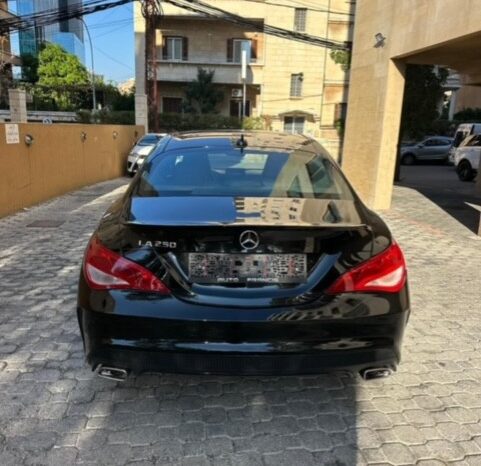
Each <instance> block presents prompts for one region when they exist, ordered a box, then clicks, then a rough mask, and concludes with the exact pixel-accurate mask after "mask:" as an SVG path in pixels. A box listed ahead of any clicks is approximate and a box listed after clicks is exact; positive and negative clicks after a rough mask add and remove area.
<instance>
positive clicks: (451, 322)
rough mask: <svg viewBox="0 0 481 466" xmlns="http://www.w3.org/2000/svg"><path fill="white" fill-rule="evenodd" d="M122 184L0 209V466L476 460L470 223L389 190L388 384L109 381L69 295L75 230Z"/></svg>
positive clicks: (478, 316) (479, 357) (474, 254)
mask: <svg viewBox="0 0 481 466" xmlns="http://www.w3.org/2000/svg"><path fill="white" fill-rule="evenodd" d="M125 183H126V180H124V179H120V180H116V181H112V182H107V183H102V184H99V185H96V186H93V187H90V188H86V189H83V190H81V191H78V192H76V193H72V194H69V195H66V196H63V197H62V198H59V199H57V200H54V201H51V202H49V203H46V204H43V205H41V206H39V207H35V208H32V209H30V210H28V211H25V212H21V213H19V214H17V215H15V216H11V217H8V218H6V219H3V220H0V245H1V246H0V465H2V466H6V465H9V464H12V465H22V464H29V465H43V464H48V465H55V464H58V465H70V464H76V463H78V464H92V465H102V464H115V465H123V464H132V465H138V466H141V465H152V464H158V465H219V466H228V465H249V466H251V465H252V466H256V465H266V466H267V465H273V466H280V465H287V466H292V465H301V466H304V465H331V466H340V465H346V466H351V465H355V464H394V465H397V464H409V465H413V464H419V465H442V464H457V465H481V421H480V420H481V352H480V349H481V344H480V340H481V309H480V306H481V287H480V286H479V285H480V283H479V282H480V274H481V272H480V271H481V242H480V240H479V239H478V238H477V237H475V236H474V235H473V234H472V233H471V232H470V231H469V230H467V229H466V228H465V227H463V226H462V225H461V224H459V223H458V222H457V221H456V220H454V219H453V218H452V217H451V216H449V215H448V214H446V213H445V212H444V211H443V210H442V209H440V208H438V207H437V206H436V205H434V204H432V203H431V201H429V200H428V199H426V198H425V197H423V196H422V195H421V194H419V193H418V192H416V191H414V190H411V189H408V188H396V191H395V197H394V207H393V209H392V210H391V211H390V212H388V213H386V215H385V217H386V218H387V220H388V222H389V224H390V225H391V227H392V229H393V231H394V233H395V235H396V237H397V238H398V240H399V242H400V243H401V245H402V246H403V247H404V248H405V251H406V254H407V259H408V263H409V268H410V280H411V288H412V305H413V315H412V318H411V321H410V323H409V327H408V331H407V334H406V337H405V345H404V360H403V364H402V365H401V366H400V369H399V371H398V372H397V374H396V375H394V376H393V377H391V378H389V379H386V380H378V381H372V382H369V383H364V382H361V381H360V380H359V379H357V378H355V377H349V376H347V375H340V374H328V375H319V376H314V377H285V378H267V377H265V378H264V377H254V378H244V377H228V378H222V377H212V376H196V377H194V376H171V375H166V376H158V375H144V376H142V377H138V378H137V379H131V380H129V381H127V382H126V383H123V384H122V383H115V382H110V381H107V380H103V379H99V378H95V377H94V376H93V375H92V373H91V372H90V370H89V369H87V368H86V367H85V366H84V362H83V354H82V345H81V341H80V337H79V334H78V330H77V323H76V320H75V290H76V281H77V277H78V273H79V263H80V258H81V255H82V252H83V248H84V246H85V243H86V241H87V238H88V236H89V234H90V232H91V231H92V229H93V228H94V227H95V224H96V222H97V219H99V217H100V215H101V213H102V212H103V210H104V209H105V208H106V206H107V205H108V204H109V203H110V202H111V201H112V200H113V199H114V198H115V196H116V195H118V193H119V192H121V191H122V189H124V186H125ZM62 222H63V223H62ZM55 224H57V225H58V226H57V227H56V228H55V227H52V225H55ZM49 225H50V227H48V226H49Z"/></svg>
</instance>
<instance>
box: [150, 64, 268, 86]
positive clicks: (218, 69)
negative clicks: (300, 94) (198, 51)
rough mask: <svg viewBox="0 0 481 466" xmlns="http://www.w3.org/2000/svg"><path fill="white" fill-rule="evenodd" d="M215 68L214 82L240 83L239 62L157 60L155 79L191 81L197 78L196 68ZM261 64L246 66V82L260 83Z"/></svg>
mask: <svg viewBox="0 0 481 466" xmlns="http://www.w3.org/2000/svg"><path fill="white" fill-rule="evenodd" d="M198 68H206V69H209V70H215V74H214V82H215V83H218V84H242V80H241V65H240V64H239V63H214V62H205V61H198V62H193V61H157V80H158V81H170V82H191V81H193V80H195V79H196V78H197V69H198ZM262 75H263V65H262V64H257V63H254V64H251V65H249V66H248V67H247V81H246V83H247V84H261V83H262V81H263V79H262Z"/></svg>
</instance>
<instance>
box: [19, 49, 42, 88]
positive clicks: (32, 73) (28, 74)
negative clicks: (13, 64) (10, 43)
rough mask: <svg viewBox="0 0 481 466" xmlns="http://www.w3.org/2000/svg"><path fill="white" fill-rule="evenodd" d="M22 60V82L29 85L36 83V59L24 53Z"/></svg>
mask: <svg viewBox="0 0 481 466" xmlns="http://www.w3.org/2000/svg"><path fill="white" fill-rule="evenodd" d="M21 58H22V80H23V81H26V82H27V83H30V84H35V83H36V82H37V81H38V57H36V56H35V55H32V54H31V53H25V54H23V55H22V56H21Z"/></svg>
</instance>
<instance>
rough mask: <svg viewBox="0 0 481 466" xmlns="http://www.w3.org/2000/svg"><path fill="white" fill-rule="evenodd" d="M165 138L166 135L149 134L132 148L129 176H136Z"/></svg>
mask: <svg viewBox="0 0 481 466" xmlns="http://www.w3.org/2000/svg"><path fill="white" fill-rule="evenodd" d="M164 136H165V133H147V134H145V135H144V136H142V137H141V138H140V139H139V140H138V141H137V142H136V144H135V146H134V147H132V150H131V151H130V153H129V155H128V157H127V174H128V175H130V176H134V175H135V173H136V172H137V169H138V168H139V166H140V165H142V164H143V163H144V160H145V159H146V158H147V156H148V155H149V154H150V152H151V151H152V149H153V148H154V147H155V146H156V145H157V143H158V142H159V141H160V140H161V139H162V138H163V137H164Z"/></svg>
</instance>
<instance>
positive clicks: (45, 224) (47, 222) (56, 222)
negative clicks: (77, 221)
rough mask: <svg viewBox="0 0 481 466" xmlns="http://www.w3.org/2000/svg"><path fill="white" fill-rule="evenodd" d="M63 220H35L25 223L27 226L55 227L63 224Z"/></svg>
mask: <svg viewBox="0 0 481 466" xmlns="http://www.w3.org/2000/svg"><path fill="white" fill-rule="evenodd" d="M64 223H65V220H35V221H34V222H32V223H29V224H28V225H27V228H57V227H59V226H60V225H63V224H64Z"/></svg>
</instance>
